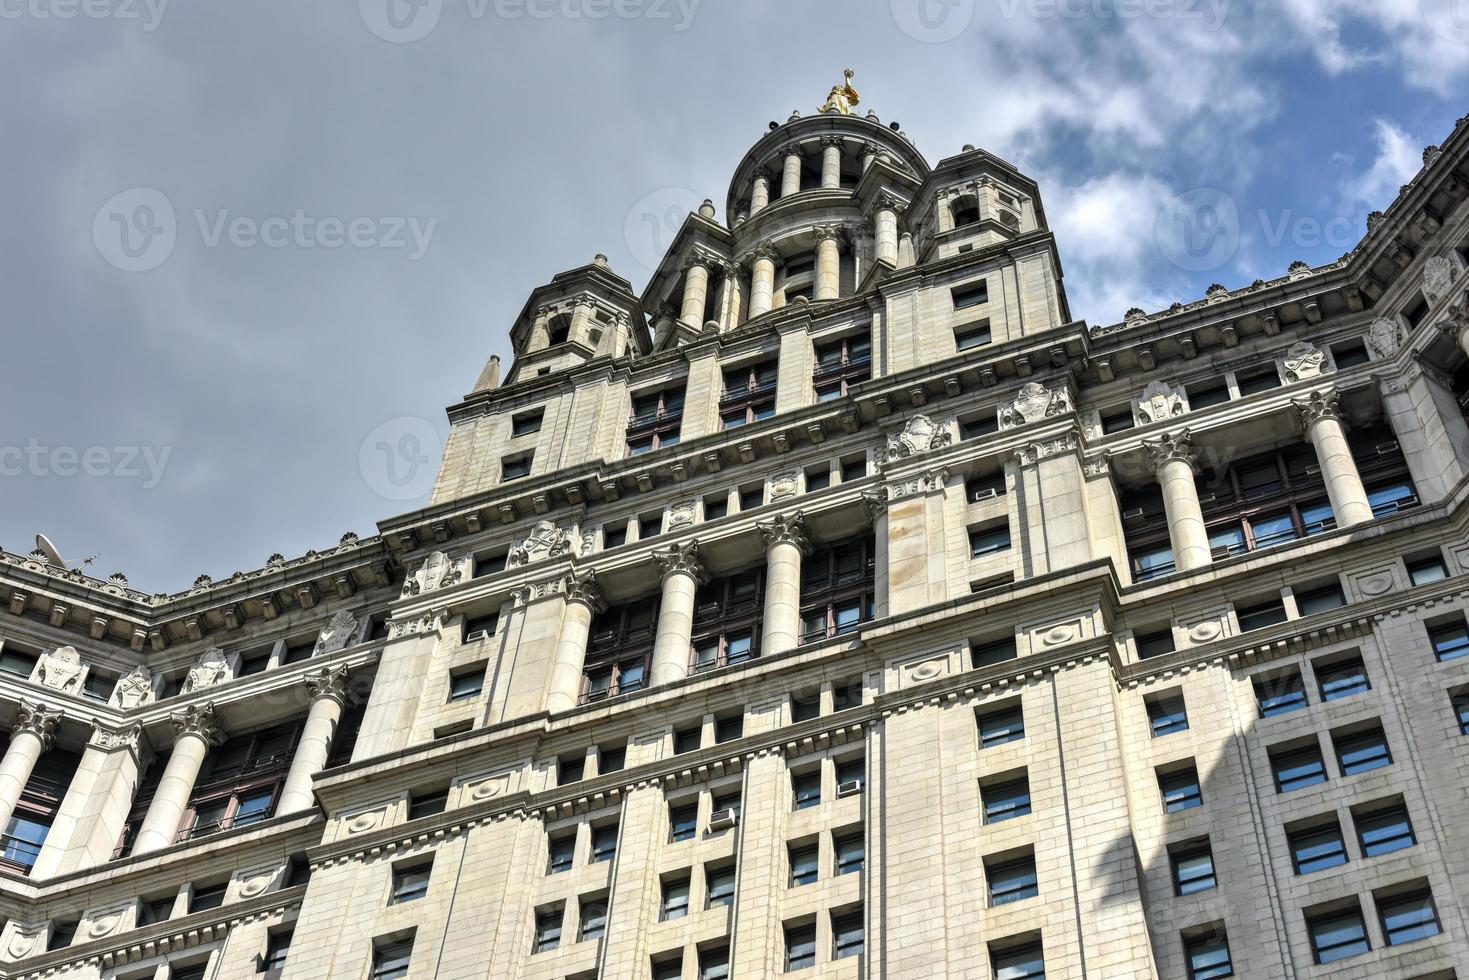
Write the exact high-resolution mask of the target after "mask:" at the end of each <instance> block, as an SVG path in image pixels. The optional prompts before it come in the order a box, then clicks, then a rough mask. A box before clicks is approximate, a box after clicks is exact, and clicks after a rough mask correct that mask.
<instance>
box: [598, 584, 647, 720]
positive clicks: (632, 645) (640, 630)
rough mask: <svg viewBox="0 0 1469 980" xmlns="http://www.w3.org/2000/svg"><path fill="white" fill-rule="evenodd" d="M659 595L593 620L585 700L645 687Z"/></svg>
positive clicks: (609, 610) (607, 696) (616, 694)
mask: <svg viewBox="0 0 1469 980" xmlns="http://www.w3.org/2000/svg"><path fill="white" fill-rule="evenodd" d="M658 605H659V600H658V597H657V596H651V597H649V598H646V599H640V600H637V601H635V602H629V603H624V604H623V605H620V606H614V607H611V608H609V609H607V610H605V611H604V612H602V613H601V614H599V615H598V616H597V617H596V618H595V619H593V621H592V635H591V639H590V640H589V642H588V644H587V660H586V664H585V666H584V667H583V668H582V676H583V681H582V695H581V700H582V702H583V703H590V702H593V701H604V700H606V699H608V698H613V697H618V696H620V695H623V694H632V693H634V692H636V691H641V690H642V689H643V682H644V678H645V677H646V676H647V671H648V662H649V660H650V659H651V657H652V655H653V637H654V635H655V624H656V623H657V621H658Z"/></svg>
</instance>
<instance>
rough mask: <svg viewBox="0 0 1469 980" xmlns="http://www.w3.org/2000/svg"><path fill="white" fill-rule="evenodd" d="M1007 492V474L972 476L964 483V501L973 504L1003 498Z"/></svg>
mask: <svg viewBox="0 0 1469 980" xmlns="http://www.w3.org/2000/svg"><path fill="white" fill-rule="evenodd" d="M1005 492H1006V486H1005V472H1004V471H1003V470H1001V471H999V472H996V473H987V474H985V475H983V476H972V477H970V478H969V479H968V480H967V481H965V483H964V499H965V500H967V501H969V503H971V504H977V503H980V502H982V501H985V500H993V499H995V498H996V497H1003V496H1004V495H1005Z"/></svg>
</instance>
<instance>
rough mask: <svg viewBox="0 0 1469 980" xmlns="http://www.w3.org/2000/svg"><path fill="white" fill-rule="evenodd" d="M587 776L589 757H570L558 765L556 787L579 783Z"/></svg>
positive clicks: (559, 761) (561, 760) (560, 761)
mask: <svg viewBox="0 0 1469 980" xmlns="http://www.w3.org/2000/svg"><path fill="white" fill-rule="evenodd" d="M586 774H587V757H586V756H585V755H582V754H578V755H573V756H568V757H567V758H565V759H560V760H558V761H557V763H556V785H557V786H566V785H568V784H570V783H579V782H581V781H582V779H583V778H584V777H585V776H586Z"/></svg>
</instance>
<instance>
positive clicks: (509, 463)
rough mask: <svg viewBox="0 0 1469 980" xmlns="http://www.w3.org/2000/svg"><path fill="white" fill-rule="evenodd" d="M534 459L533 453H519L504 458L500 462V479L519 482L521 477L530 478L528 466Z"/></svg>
mask: <svg viewBox="0 0 1469 980" xmlns="http://www.w3.org/2000/svg"><path fill="white" fill-rule="evenodd" d="M534 458H535V453H521V454H519V455H516V456H506V457H505V458H504V459H502V460H500V479H501V480H502V481H505V480H519V479H520V478H521V477H525V476H530V464H531V461H532V460H533V459H534Z"/></svg>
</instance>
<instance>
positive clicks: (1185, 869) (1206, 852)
mask: <svg viewBox="0 0 1469 980" xmlns="http://www.w3.org/2000/svg"><path fill="white" fill-rule="evenodd" d="M1168 859H1169V862H1170V864H1171V865H1172V867H1173V893H1174V894H1175V895H1192V894H1194V893H1195V892H1204V891H1208V890H1209V889H1211V888H1214V887H1216V886H1217V885H1218V882H1217V881H1216V880H1215V878H1214V851H1213V850H1212V849H1211V848H1210V847H1209V842H1208V841H1207V840H1203V841H1191V842H1189V843H1187V844H1180V845H1175V846H1174V847H1172V848H1170V849H1169V852H1168Z"/></svg>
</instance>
